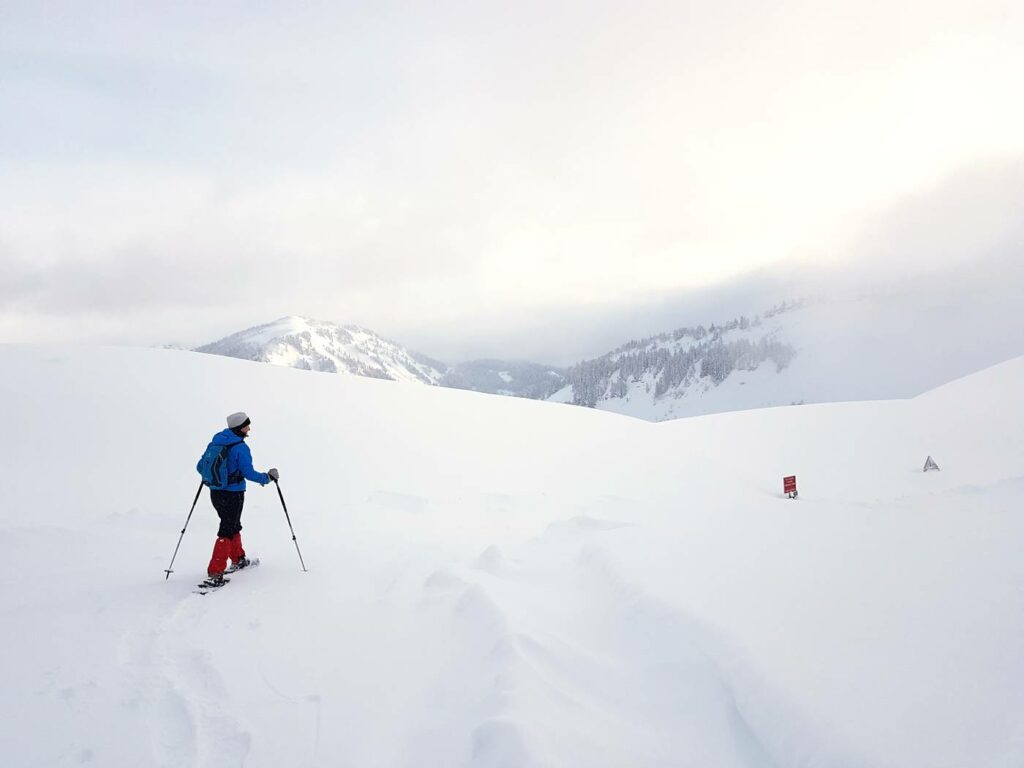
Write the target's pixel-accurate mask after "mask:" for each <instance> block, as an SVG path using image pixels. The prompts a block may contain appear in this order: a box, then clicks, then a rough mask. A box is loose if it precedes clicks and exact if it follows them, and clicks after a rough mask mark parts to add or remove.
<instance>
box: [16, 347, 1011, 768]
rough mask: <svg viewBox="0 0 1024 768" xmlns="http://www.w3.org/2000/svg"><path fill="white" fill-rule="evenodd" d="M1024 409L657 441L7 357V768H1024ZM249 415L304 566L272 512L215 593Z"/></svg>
mask: <svg viewBox="0 0 1024 768" xmlns="http://www.w3.org/2000/svg"><path fill="white" fill-rule="evenodd" d="M1022 390H1024V359H1018V360H1013V361H1010V362H1008V363H1005V364H1003V365H1000V366H997V367H995V368H992V369H988V370H986V371H983V372H981V373H979V374H976V375H974V376H971V377H968V378H966V379H962V380H959V381H956V382H953V383H951V384H949V385H947V386H945V387H942V388H940V389H938V390H934V391H932V392H929V393H927V394H925V395H922V396H920V397H918V398H916V399H913V400H905V401H885V402H859V403H843V404H830V405H813V406H811V405H808V406H800V407H789V408H776V409H770V410H760V411H748V412H736V413H727V414H720V415H717V416H707V417H700V418H694V419H688V420H683V421H675V422H666V423H660V424H653V423H646V422H641V421H637V420H633V419H629V418H625V417H622V416H618V415H615V414H610V413H602V412H596V411H592V410H586V409H581V408H574V407H570V406H563V405H558V404H554V403H543V402H534V401H527V400H519V399H511V398H502V397H494V396H487V395H478V394H475V393H471V392H463V391H456V390H446V389H439V388H428V387H420V386H416V385H412V384H402V383H396V382H386V381H377V380H372V379H363V378H356V377H340V376H319V375H316V374H312V373H309V372H303V371H296V370H290V369H284V368H277V367H273V366H267V365H261V364H258V363H247V362H243V361H238V360H232V359H227V358H217V357H210V356H200V355H194V354H190V353H187V352H176V351H171V350H127V349H66V348H42V347H0V402H2V404H3V410H2V423H0V582H2V584H3V590H2V592H0V643H2V647H3V649H4V653H3V654H2V655H0V665H2V679H3V681H4V684H3V686H0V702H2V712H3V717H2V718H0V763H2V764H3V765H10V766H48V767H49V766H80V765H97V766H134V765H152V766H214V765H216V766H243V765H244V766H247V767H248V768H257V767H259V766H268V767H270V766H273V767H274V768H280V766H325V765H331V766H334V765H337V766H375V767H376V766H424V767H427V766H431V767H433V766H473V767H474V768H476V767H483V766H587V767H591V766H681V765H693V766H723V767H728V766H779V767H783V766H900V767H901V768H902V767H905V766H950V767H952V766H967V765H969V766H1010V765H1019V764H1021V762H1024V718H1022V716H1021V715H1022V713H1024V654H1021V653H1020V649H1021V647H1024V592H1022V587H1021V585H1022V584H1024V558H1022V557H1021V556H1020V542H1021V540H1022V535H1024V524H1022V522H1021V509H1022V504H1021V502H1022V501H1024V407H1022V406H1021V403H1020V392H1021V391H1022ZM238 409H244V410H246V411H247V412H248V413H249V414H250V416H251V417H252V420H253V432H252V435H251V436H250V439H249V444H250V446H251V447H252V451H253V455H254V458H255V462H256V466H257V468H260V469H265V468H266V467H269V466H278V467H279V468H280V469H281V473H282V478H281V489H282V491H283V492H284V494H285V498H286V500H287V502H288V508H289V511H290V513H291V516H292V521H293V523H294V526H295V531H296V533H297V535H298V541H299V544H300V545H301V547H302V551H303V555H304V557H305V559H306V563H307V565H308V566H309V569H310V570H309V573H302V572H301V570H300V567H299V562H298V558H297V556H296V553H295V549H294V546H293V544H292V541H291V539H290V535H289V533H288V528H287V525H286V523H285V520H284V515H283V513H282V511H281V507H280V503H279V501H278V498H277V495H276V493H275V492H274V490H273V488H272V487H269V488H260V487H259V486H252V485H250V489H249V492H248V494H247V500H246V509H245V514H244V516H243V525H244V531H243V537H244V539H245V543H246V547H247V549H248V550H249V552H250V554H253V555H258V556H260V557H261V558H262V561H263V563H262V565H261V566H260V567H259V568H258V569H253V570H250V571H245V572H242V573H239V574H236V576H235V578H234V580H233V581H232V583H231V584H230V585H228V586H227V587H225V588H224V589H223V590H221V591H219V592H216V593H213V594H210V595H206V596H199V595H195V594H193V593H192V589H193V586H194V584H195V583H196V582H197V581H198V580H199V579H200V578H201V577H202V575H203V573H204V570H205V565H206V562H207V560H208V558H209V555H210V550H211V548H212V544H213V539H214V536H215V532H216V527H217V524H216V515H215V513H214V512H213V510H212V507H211V506H210V503H209V500H208V498H207V497H206V496H205V495H203V496H202V497H201V498H200V502H199V505H198V507H197V509H196V511H195V514H194V515H193V517H192V520H191V522H190V524H189V527H188V531H187V533H186V534H185V537H184V542H183V544H182V547H181V551H180V553H179V555H178V559H177V562H176V564H175V573H174V574H173V575H172V576H171V578H170V580H169V581H165V580H164V573H163V569H164V568H166V567H167V563H168V561H169V560H170V556H171V553H172V551H173V549H174V545H175V542H176V540H177V538H178V535H179V532H180V531H181V528H182V525H183V524H184V522H185V518H186V515H187V513H188V508H189V505H190V504H191V501H192V498H193V497H194V494H195V492H196V488H197V484H198V475H197V474H196V473H195V471H194V465H195V461H196V459H197V458H198V456H199V454H200V452H201V451H202V449H203V448H204V447H205V444H206V442H207V440H208V439H209V437H210V436H211V435H212V434H213V433H214V432H215V431H216V430H218V429H220V427H221V424H222V423H223V417H224V415H226V414H227V413H230V412H232V411H235V410H238ZM929 454H930V455H932V456H934V457H935V459H936V460H937V461H938V463H939V465H940V467H941V468H942V469H941V471H940V472H929V473H927V474H925V473H923V472H922V471H921V469H922V466H923V463H924V460H925V457H926V456H927V455H929ZM794 473H795V474H797V475H798V481H799V484H800V498H799V499H798V500H796V501H792V500H787V499H785V498H783V497H782V493H781V490H782V488H781V478H782V476H783V475H786V474H794Z"/></svg>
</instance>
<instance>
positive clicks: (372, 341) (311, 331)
mask: <svg viewBox="0 0 1024 768" xmlns="http://www.w3.org/2000/svg"><path fill="white" fill-rule="evenodd" d="M196 351H197V352H206V353H209V354H213V355H224V356H226V357H237V358H240V359H242V360H255V361H258V362H263V363H272V364H273V365H282V366H286V367H289V368H302V369H305V370H310V371H327V372H330V373H350V374H355V375H357V376H369V377H371V378H377V379H392V380H395V381H418V382H422V383H425V384H437V383H438V382H439V381H440V380H441V377H442V376H443V375H444V373H445V370H446V369H447V367H446V366H444V365H443V364H441V363H438V362H436V361H434V360H431V359H429V358H427V357H424V356H423V355H418V354H416V353H414V352H410V351H409V350H407V349H405V348H404V347H402V346H401V345H399V344H396V343H395V342H393V341H388V340H386V339H383V338H381V337H380V336H378V335H377V334H375V333H374V332H373V331H369V330H367V329H365V328H360V327H359V326H356V325H346V326H340V325H335V324H334V323H328V322H323V321H321V320H310V319H309V318H305V317H297V316H290V317H282V318H281V319H279V320H275V321H274V322H272V323H267V324H266V325H259V326H256V327H254V328H248V329H246V330H244V331H239V332H238V333H235V334H232V335H231V336H228V337H226V338H223V339H221V340H220V341H215V342H213V343H212V344H206V345H204V346H202V347H199V348H197V349H196Z"/></svg>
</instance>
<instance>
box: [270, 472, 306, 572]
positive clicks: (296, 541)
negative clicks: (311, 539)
mask: <svg viewBox="0 0 1024 768" xmlns="http://www.w3.org/2000/svg"><path fill="white" fill-rule="evenodd" d="M274 485H276V486H277V495H278V496H280V497H281V506H282V507H284V519H285V520H287V521H288V530H290V531H291V532H292V541H294V542H295V551H296V552H298V553H299V562H300V563H302V571H303V573H308V571H307V570H306V563H305V562H303V560H302V552H301V551H299V542H298V540H297V539H296V538H295V529H294V528H292V519H291V518H290V517H288V505H287V504H285V503H284V495H283V494H282V493H281V485H280V483H278V482H277V480H274Z"/></svg>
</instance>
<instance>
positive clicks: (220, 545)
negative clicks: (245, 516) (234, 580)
mask: <svg viewBox="0 0 1024 768" xmlns="http://www.w3.org/2000/svg"><path fill="white" fill-rule="evenodd" d="M227 422H228V428H227V429H225V430H223V431H221V432H218V433H217V434H216V435H214V436H213V440H212V441H211V442H210V445H209V447H207V449H206V453H205V454H204V455H203V458H201V459H200V460H199V464H197V465H196V469H197V470H199V473H200V474H202V475H203V479H204V482H206V484H207V485H209V487H210V501H211V502H213V508H214V509H216V510H217V515H218V516H219V517H220V528H219V529H218V530H217V541H216V543H215V544H214V545H213V556H212V557H211V558H210V564H209V566H208V567H207V569H206V573H207V576H208V577H209V578H208V579H207V581H208V582H210V583H212V584H219V583H220V582H221V581H223V579H224V571H225V570H226V569H227V565H228V560H230V561H231V562H232V570H237V569H239V568H245V567H246V566H247V565H249V559H248V558H247V557H246V556H245V549H244V548H243V547H242V506H243V505H244V504H245V481H246V480H251V481H252V482H254V483H259V484H260V485H266V484H267V483H269V482H270V481H272V480H274V481H276V480H277V479H278V478H279V477H280V474H279V473H278V471H277V469H276V468H273V469H268V470H267V471H266V472H257V471H256V470H255V469H253V466H252V453H251V452H250V451H249V446H248V445H246V444H245V438H246V437H247V436H248V434H249V430H250V429H252V427H251V426H250V424H251V422H250V421H249V417H248V416H247V415H246V414H245V413H244V412H243V411H239V412H238V413H232V414H231V415H230V416H228V418H227ZM210 456H213V457H215V458H214V460H213V462H212V464H213V470H212V471H211V469H210V465H211V462H210V461H209V460H208V457H210ZM204 470H205V471H204Z"/></svg>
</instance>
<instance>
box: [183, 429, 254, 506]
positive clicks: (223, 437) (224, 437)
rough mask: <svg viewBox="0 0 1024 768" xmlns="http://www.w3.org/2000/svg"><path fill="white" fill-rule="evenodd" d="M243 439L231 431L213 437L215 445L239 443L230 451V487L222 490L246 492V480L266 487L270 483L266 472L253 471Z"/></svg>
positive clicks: (250, 455)
mask: <svg viewBox="0 0 1024 768" xmlns="http://www.w3.org/2000/svg"><path fill="white" fill-rule="evenodd" d="M241 439H242V438H240V437H239V436H238V435H236V434H235V433H234V432H232V431H231V430H230V429H225V430H224V431H223V432H218V433H217V434H216V435H214V436H213V440H212V441H211V442H212V443H213V444H214V445H231V444H232V443H238V445H235V446H234V447H233V448H232V449H231V450H230V451H228V466H227V470H228V485H226V486H224V487H223V488H221V489H220V490H223V491H244V490H245V481H246V480H252V481H253V482H254V483H259V484H260V485H266V484H267V483H269V482H270V475H268V474H267V473H266V472H257V471H256V470H255V469H253V467H252V453H251V452H250V451H249V446H248V445H246V444H245V443H244V442H239V441H240V440H241ZM197 469H198V467H197Z"/></svg>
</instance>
